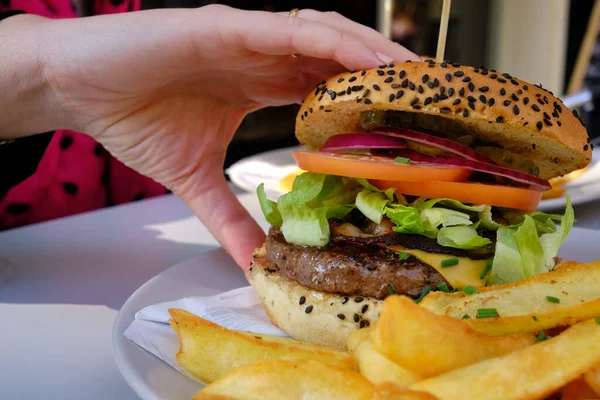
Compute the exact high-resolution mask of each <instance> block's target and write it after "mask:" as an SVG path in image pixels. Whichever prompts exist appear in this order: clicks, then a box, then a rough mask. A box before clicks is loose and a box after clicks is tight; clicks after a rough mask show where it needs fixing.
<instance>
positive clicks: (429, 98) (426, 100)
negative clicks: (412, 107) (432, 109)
mask: <svg viewBox="0 0 600 400" xmlns="http://www.w3.org/2000/svg"><path fill="white" fill-rule="evenodd" d="M432 101H433V99H432V98H431V97H427V98H425V100H423V105H424V106H426V105H428V104H430V103H431V102H432Z"/></svg>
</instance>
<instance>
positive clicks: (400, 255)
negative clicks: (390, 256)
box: [398, 253, 409, 260]
mask: <svg viewBox="0 0 600 400" xmlns="http://www.w3.org/2000/svg"><path fill="white" fill-rule="evenodd" d="M398 257H400V259H401V260H406V259H407V258H408V257H409V255H408V254H406V253H398Z"/></svg>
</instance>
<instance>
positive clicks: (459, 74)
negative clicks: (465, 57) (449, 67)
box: [454, 71, 465, 77]
mask: <svg viewBox="0 0 600 400" xmlns="http://www.w3.org/2000/svg"><path fill="white" fill-rule="evenodd" d="M464 74H465V72H464V71H456V72H455V73H454V76H458V77H460V76H463V75H464Z"/></svg>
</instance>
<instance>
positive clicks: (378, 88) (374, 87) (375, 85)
mask: <svg viewBox="0 0 600 400" xmlns="http://www.w3.org/2000/svg"><path fill="white" fill-rule="evenodd" d="M373 89H375V90H381V88H380V87H379V85H378V84H374V85H373Z"/></svg>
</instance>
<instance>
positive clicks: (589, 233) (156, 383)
mask: <svg viewBox="0 0 600 400" xmlns="http://www.w3.org/2000/svg"><path fill="white" fill-rule="evenodd" d="M599 242H600V231H596V230H590V229H582V228H573V230H572V231H571V234H570V235H569V237H568V238H567V240H566V241H565V243H564V244H563V247H562V249H561V252H560V254H559V255H560V256H561V257H563V258H564V259H565V260H578V261H580V262H590V261H594V260H597V259H600V250H598V249H597V246H598V243H599ZM247 284H248V282H247V281H246V278H245V277H244V274H243V273H242V271H241V270H240V269H239V268H238V267H237V265H236V264H235V263H234V261H233V260H232V259H231V258H230V257H229V256H228V255H227V254H226V253H225V251H223V250H222V249H216V250H211V251H208V252H206V253H204V254H202V255H200V256H199V257H196V258H193V259H190V260H187V261H184V262H182V263H180V264H177V265H175V266H173V267H171V268H169V269H167V270H165V271H164V272H162V273H161V274H159V275H157V276H156V277H154V278H152V279H151V280H149V281H148V282H147V283H146V284H144V285H143V286H142V287H140V288H139V289H138V290H137V291H136V292H135V293H134V294H133V295H132V296H131V297H130V298H129V299H128V300H127V302H125V304H124V305H123V307H122V308H121V311H120V312H119V315H118V316H117V319H116V320H115V325H114V328H113V352H114V356H115V360H116V362H117V366H118V367H119V370H120V371H121V373H122V374H123V376H124V377H125V380H126V381H127V382H128V383H129V385H130V386H131V388H132V389H133V390H134V391H135V392H136V393H137V394H138V395H139V396H140V397H141V398H142V399H143V400H167V399H168V400H191V398H192V396H193V395H194V394H195V393H196V392H197V391H198V390H200V389H201V388H202V385H201V384H199V383H197V382H194V381H192V380H191V379H188V378H187V377H185V376H183V375H181V374H180V373H178V372H177V371H175V370H174V369H172V368H171V367H170V366H169V365H167V364H166V363H164V362H162V361H161V360H160V359H158V358H156V357H154V356H153V355H151V354H150V353H148V352H146V351H145V350H143V349H142V348H140V347H138V346H137V345H135V344H134V343H133V342H131V341H129V340H128V339H127V338H125V337H124V336H123V332H124V331H125V329H127V327H128V326H129V325H130V324H131V322H132V321H133V318H134V315H135V313H136V311H138V310H140V309H142V308H143V307H145V306H148V305H151V304H156V303H161V302H164V301H170V300H176V299H179V298H183V297H188V296H210V295H214V294H217V293H220V292H225V291H228V290H231V289H234V288H237V287H241V286H246V285H247Z"/></svg>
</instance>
